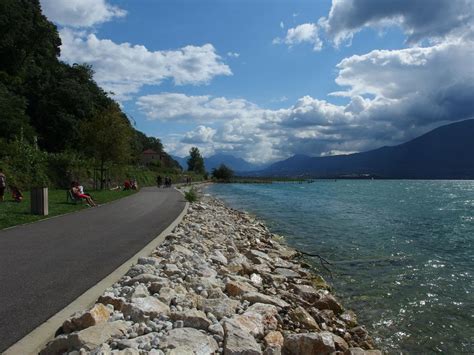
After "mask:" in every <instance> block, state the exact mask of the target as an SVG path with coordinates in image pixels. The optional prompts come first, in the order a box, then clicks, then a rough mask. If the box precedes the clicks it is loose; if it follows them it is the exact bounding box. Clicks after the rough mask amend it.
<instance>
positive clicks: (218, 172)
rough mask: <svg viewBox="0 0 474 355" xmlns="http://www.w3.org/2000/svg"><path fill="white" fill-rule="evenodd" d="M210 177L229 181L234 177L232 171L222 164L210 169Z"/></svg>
mask: <svg viewBox="0 0 474 355" xmlns="http://www.w3.org/2000/svg"><path fill="white" fill-rule="evenodd" d="M212 177H213V178H214V179H216V180H220V181H226V182H229V181H230V180H231V179H232V178H233V177H234V171H233V170H232V169H231V168H229V167H227V166H226V165H224V164H221V165H220V166H219V167H218V168H214V169H212Z"/></svg>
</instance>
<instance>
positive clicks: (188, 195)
mask: <svg viewBox="0 0 474 355" xmlns="http://www.w3.org/2000/svg"><path fill="white" fill-rule="evenodd" d="M184 198H185V199H186V201H188V202H190V203H193V202H196V201H197V200H198V194H197V191H196V189H195V188H194V187H191V189H189V191H185V192H184Z"/></svg>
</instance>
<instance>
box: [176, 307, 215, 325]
mask: <svg viewBox="0 0 474 355" xmlns="http://www.w3.org/2000/svg"><path fill="white" fill-rule="evenodd" d="M171 319H172V320H174V321H177V320H181V321H183V325H184V326H185V327H191V328H196V329H203V330H207V329H208V328H209V326H210V325H211V324H212V322H211V321H210V320H209V319H208V318H207V317H206V314H205V313H204V312H203V311H198V310H197V309H189V310H187V311H184V312H173V313H171Z"/></svg>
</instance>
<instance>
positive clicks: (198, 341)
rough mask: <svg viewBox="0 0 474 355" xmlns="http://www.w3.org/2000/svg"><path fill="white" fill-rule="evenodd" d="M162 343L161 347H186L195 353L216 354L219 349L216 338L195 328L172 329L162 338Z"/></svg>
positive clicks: (203, 354) (201, 354)
mask: <svg viewBox="0 0 474 355" xmlns="http://www.w3.org/2000/svg"><path fill="white" fill-rule="evenodd" d="M161 343H162V345H160V347H162V348H167V349H176V348H179V347H186V348H187V349H188V351H189V349H190V350H192V351H193V352H194V354H195V355H208V354H214V353H215V352H217V350H218V349H219V346H218V345H217V342H216V341H215V340H214V338H212V337H211V336H208V335H206V334H203V333H201V332H200V331H199V330H197V329H194V328H176V329H172V330H170V331H169V333H168V335H167V336H165V337H163V338H162V340H161Z"/></svg>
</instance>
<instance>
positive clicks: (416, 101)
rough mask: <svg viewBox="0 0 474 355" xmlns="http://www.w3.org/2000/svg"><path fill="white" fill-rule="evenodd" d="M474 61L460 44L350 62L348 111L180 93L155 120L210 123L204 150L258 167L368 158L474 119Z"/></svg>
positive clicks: (378, 53)
mask: <svg viewBox="0 0 474 355" xmlns="http://www.w3.org/2000/svg"><path fill="white" fill-rule="evenodd" d="M473 57H474V42H473V41H467V40H466V39H458V40H453V41H444V42H442V43H438V44H435V45H433V46H430V47H415V48H406V49H401V50H374V51H371V52H369V53H367V54H364V55H354V56H351V57H348V58H345V59H343V60H342V61H341V62H340V63H339V64H338V65H337V70H338V76H337V78H336V82H337V84H339V85H340V86H341V87H342V88H343V90H341V91H338V92H335V93H332V95H338V96H343V97H346V98H347V99H348V100H349V101H348V103H347V104H345V105H336V104H333V103H331V102H328V101H326V100H320V99H317V98H313V97H310V96H304V97H302V98H300V99H298V100H297V101H296V102H295V103H294V104H293V105H292V106H290V107H288V108H285V109H280V110H269V109H264V108H261V107H258V106H257V105H254V104H251V103H249V102H247V101H245V100H241V99H239V100H237V101H235V100H233V99H226V98H218V99H216V98H212V97H210V96H186V95H183V94H179V95H181V100H182V102H183V104H179V107H180V111H173V110H169V109H168V107H170V106H172V105H173V102H176V99H175V97H174V96H173V95H174V94H166V96H163V95H161V96H160V98H161V99H163V100H165V101H166V100H169V101H170V103H167V104H166V103H164V102H163V101H161V102H160V105H155V108H157V109H158V111H157V112H154V113H153V114H154V115H155V116H156V117H166V118H167V119H173V118H179V117H188V118H193V117H194V118H195V119H198V120H203V119H205V118H206V119H210V120H209V122H210V123H211V125H213V129H214V130H215V132H213V136H212V139H211V140H209V141H206V142H203V143H202V146H203V148H205V149H207V150H208V151H220V150H222V149H225V150H226V151H231V152H233V153H234V154H237V155H239V156H242V157H245V158H246V159H249V160H251V161H254V162H262V161H268V160H277V159H282V158H286V157H288V156H290V155H293V154H299V153H303V154H308V155H313V156H318V155H331V154H335V153H351V152H355V151H364V150H368V149H374V148H377V147H380V146H383V145H395V144H399V143H402V142H405V141H407V140H409V139H412V138H414V137H416V136H418V135H420V134H423V133H425V132H427V131H429V130H431V129H433V128H435V127H437V126H440V125H443V124H447V123H449V122H453V121H458V120H461V119H467V118H473V117H474V84H473V83H474V66H472V65H471V64H470V61H471V58H473ZM169 95H171V96H169ZM214 100H218V102H220V103H221V104H220V105H218V104H215V103H214ZM230 107H231V109H229V108H230ZM160 111H161V112H160ZM170 112H172V113H170ZM256 147H258V149H257V148H256Z"/></svg>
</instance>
